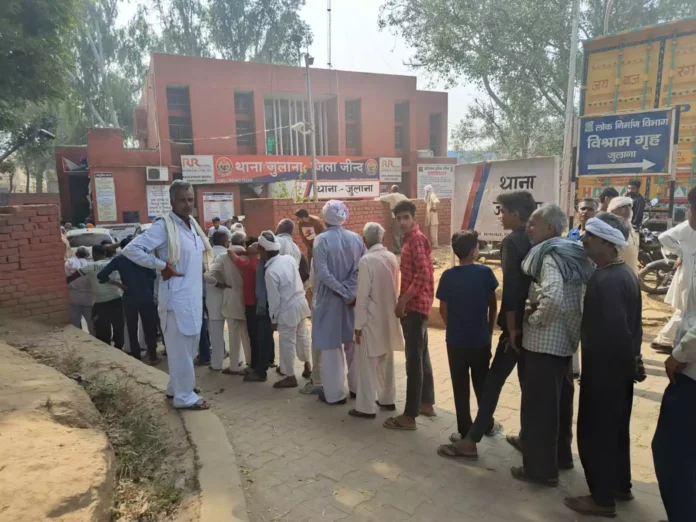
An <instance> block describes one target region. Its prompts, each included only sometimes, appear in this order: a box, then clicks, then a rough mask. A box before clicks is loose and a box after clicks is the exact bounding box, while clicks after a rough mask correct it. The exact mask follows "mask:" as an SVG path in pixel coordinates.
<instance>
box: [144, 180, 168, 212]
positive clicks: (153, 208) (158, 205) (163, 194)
mask: <svg viewBox="0 0 696 522" xmlns="http://www.w3.org/2000/svg"><path fill="white" fill-rule="evenodd" d="M171 209H172V205H171V203H170V202H169V187H168V186H167V185H147V217H148V219H149V220H150V221H152V220H153V219H155V218H156V217H157V216H163V215H164V214H167V213H169V211H170V210H171Z"/></svg>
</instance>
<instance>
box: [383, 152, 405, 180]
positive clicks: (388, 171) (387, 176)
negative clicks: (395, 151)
mask: <svg viewBox="0 0 696 522" xmlns="http://www.w3.org/2000/svg"><path fill="white" fill-rule="evenodd" d="M379 180H380V181H381V182H382V183H401V158H379Z"/></svg>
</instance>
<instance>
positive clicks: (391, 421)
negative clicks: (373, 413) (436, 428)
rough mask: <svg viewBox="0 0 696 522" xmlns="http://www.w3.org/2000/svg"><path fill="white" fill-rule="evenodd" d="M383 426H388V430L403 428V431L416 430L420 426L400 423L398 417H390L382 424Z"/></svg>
mask: <svg viewBox="0 0 696 522" xmlns="http://www.w3.org/2000/svg"><path fill="white" fill-rule="evenodd" d="M382 426H383V427H385V428H387V429H388V430H402V431H415V430H417V429H418V426H417V425H416V426H406V425H405V424H401V423H399V421H397V420H396V417H389V418H388V419H387V420H385V421H384V424H382Z"/></svg>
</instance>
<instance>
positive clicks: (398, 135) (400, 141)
mask: <svg viewBox="0 0 696 522" xmlns="http://www.w3.org/2000/svg"><path fill="white" fill-rule="evenodd" d="M403 146H404V136H403V130H402V128H401V127H398V126H397V127H394V148H395V149H397V150H401V149H402V148H403Z"/></svg>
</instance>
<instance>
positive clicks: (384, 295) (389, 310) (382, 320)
mask: <svg viewBox="0 0 696 522" xmlns="http://www.w3.org/2000/svg"><path fill="white" fill-rule="evenodd" d="M383 238H384V228H382V226H381V225H380V224H379V223H367V224H366V225H365V228H364V230H363V239H364V240H365V246H367V248H368V250H367V254H365V255H364V256H363V257H362V259H360V262H359V263H358V295H357V297H356V299H355V357H356V359H357V362H356V367H357V379H358V389H357V398H356V399H357V401H356V403H355V409H353V410H350V411H349V412H348V414H349V415H352V416H353V417H362V418H368V419H374V418H375V416H376V414H377V404H376V403H375V398H376V399H377V403H378V404H379V405H380V407H382V408H386V409H393V408H394V400H395V397H396V384H395V381H394V350H403V349H404V338H403V335H402V332H401V325H400V324H399V319H398V318H397V317H396V315H395V314H394V309H395V308H396V302H397V300H398V295H399V291H398V288H399V263H398V261H397V260H396V256H395V255H394V254H392V253H391V252H389V250H387V247H385V246H384V245H383V244H382V239H383Z"/></svg>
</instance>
